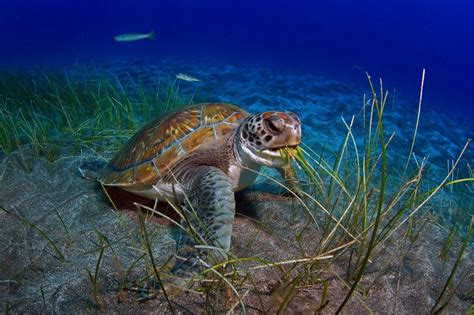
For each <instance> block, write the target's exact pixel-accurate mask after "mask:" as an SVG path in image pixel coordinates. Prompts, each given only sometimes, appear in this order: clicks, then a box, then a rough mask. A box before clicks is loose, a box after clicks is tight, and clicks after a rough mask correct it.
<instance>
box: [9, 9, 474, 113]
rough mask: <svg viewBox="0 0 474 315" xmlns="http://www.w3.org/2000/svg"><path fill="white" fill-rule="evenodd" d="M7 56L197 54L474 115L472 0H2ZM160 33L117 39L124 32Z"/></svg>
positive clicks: (12, 61)
mask: <svg viewBox="0 0 474 315" xmlns="http://www.w3.org/2000/svg"><path fill="white" fill-rule="evenodd" d="M2 2H3V3H2V5H1V10H0V40H1V44H0V65H2V66H15V67H16V66H20V67H25V66H31V65H52V64H66V65H67V64H71V63H73V62H75V61H76V60H79V61H88V60H91V59H93V60H101V59H102V60H103V59H107V58H115V57H120V56H131V57H140V56H156V57H158V58H159V57H169V56H184V57H186V56H193V57H200V58H209V59H214V58H218V59H221V61H224V62H226V61H229V62H239V63H244V64H245V63H248V64H259V63H265V64H267V65H270V66H273V67H279V68H282V69H286V70H290V71H304V72H312V73H316V74H323V75H325V76H326V77H328V78H331V79H336V80H338V79H342V80H347V79H349V80H360V81H361V82H363V80H364V77H363V76H362V75H361V72H360V70H357V69H359V67H362V68H364V69H367V70H368V71H369V72H370V73H371V74H372V76H373V77H376V78H377V77H380V76H381V77H383V78H384V82H385V86H386V87H388V88H390V90H391V89H393V88H395V89H396V90H397V93H399V95H402V96H405V97H407V98H409V99H412V100H413V101H414V107H416V98H417V94H418V90H419V81H420V74H421V69H422V68H423V67H426V69H427V77H426V81H425V102H424V106H428V107H433V108H438V109H441V110H443V111H447V112H452V113H455V114H457V115H459V116H463V117H464V118H468V119H467V121H470V120H471V121H472V118H474V108H473V107H474V102H473V101H472V99H473V96H472V94H473V91H474V1H472V0H451V1H438V0H420V1H414V0H411V1H410V0H399V1H342V0H340V1H337V0H333V1H330V0H327V1H310V0H304V1H290V0H287V1H281V0H272V1H270V0H266V1H257V0H255V1H250V0H248V1H224V0H221V1H216V0H212V1H211V0H208V1H199V0H173V1H171V0H167V1H151V0H149V1H124V0H114V1H112V0H97V1H92V0H86V1H65V0H29V1H26V0H24V1H19V0H13V1H2ZM152 29H154V30H155V31H156V38H157V40H156V41H153V42H152V41H142V42H134V43H116V42H114V41H113V40H112V37H113V36H114V35H116V34H118V33H123V32H148V31H150V30H152Z"/></svg>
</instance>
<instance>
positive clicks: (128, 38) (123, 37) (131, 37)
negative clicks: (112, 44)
mask: <svg viewBox="0 0 474 315" xmlns="http://www.w3.org/2000/svg"><path fill="white" fill-rule="evenodd" d="M141 39H150V40H155V32H154V31H151V32H150V33H148V34H140V33H125V34H120V35H117V36H114V40H115V41H117V42H134V41H137V40H141Z"/></svg>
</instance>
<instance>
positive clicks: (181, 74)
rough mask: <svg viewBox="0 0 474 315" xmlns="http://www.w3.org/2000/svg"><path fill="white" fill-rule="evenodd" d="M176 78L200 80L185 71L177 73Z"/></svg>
mask: <svg viewBox="0 0 474 315" xmlns="http://www.w3.org/2000/svg"><path fill="white" fill-rule="evenodd" d="M176 79H179V80H183V81H188V82H199V81H201V80H199V79H198V78H195V77H193V76H190V75H189V74H184V73H178V74H177V75H176Z"/></svg>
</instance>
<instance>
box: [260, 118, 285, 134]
mask: <svg viewBox="0 0 474 315" xmlns="http://www.w3.org/2000/svg"><path fill="white" fill-rule="evenodd" d="M265 123H266V125H267V127H268V129H269V130H270V132H272V133H280V132H281V131H282V130H283V127H284V124H283V121H282V120H281V119H280V118H277V117H270V118H268V119H266V120H265Z"/></svg>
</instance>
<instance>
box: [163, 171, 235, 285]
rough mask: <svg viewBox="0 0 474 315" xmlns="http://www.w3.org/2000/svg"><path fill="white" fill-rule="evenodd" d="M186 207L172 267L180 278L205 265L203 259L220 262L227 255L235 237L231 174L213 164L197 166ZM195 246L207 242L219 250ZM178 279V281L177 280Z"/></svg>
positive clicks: (187, 276) (206, 243) (187, 277)
mask: <svg viewBox="0 0 474 315" xmlns="http://www.w3.org/2000/svg"><path fill="white" fill-rule="evenodd" d="M190 177H191V178H190V185H189V188H188V189H187V190H188V198H189V201H190V203H191V204H190V205H187V206H186V208H187V210H186V213H185V216H186V219H185V221H186V227H187V230H188V233H186V234H185V235H183V237H182V238H181V241H180V244H178V253H177V256H178V257H177V260H176V264H175V266H174V267H173V269H172V270H171V272H172V273H173V275H175V276H176V277H177V278H178V279H180V280H183V281H185V280H186V279H189V278H191V277H192V276H194V275H195V274H197V273H199V272H201V271H202V270H203V268H206V266H203V265H202V263H201V262H200V261H199V260H200V259H201V260H202V261H204V262H208V263H211V264H212V263H217V262H220V261H223V260H225V259H226V258H227V252H228V251H229V249H230V240H231V236H232V222H233V220H234V213H235V200H234V192H233V190H232V185H231V183H230V181H229V177H228V176H227V175H226V174H225V173H224V172H222V171H221V170H220V169H218V168H216V167H213V166H200V167H197V168H196V169H195V170H194V171H193V173H192V174H190ZM195 245H206V246H212V247H216V248H220V250H211V249H199V250H197V249H194V247H195ZM175 282H176V280H175Z"/></svg>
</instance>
